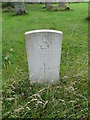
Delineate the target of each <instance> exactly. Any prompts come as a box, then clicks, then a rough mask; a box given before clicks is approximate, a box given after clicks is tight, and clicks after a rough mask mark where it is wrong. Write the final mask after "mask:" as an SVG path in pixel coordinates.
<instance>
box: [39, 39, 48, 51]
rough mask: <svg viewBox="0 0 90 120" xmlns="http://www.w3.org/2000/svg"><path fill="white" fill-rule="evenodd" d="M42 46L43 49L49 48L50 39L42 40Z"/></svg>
mask: <svg viewBox="0 0 90 120" xmlns="http://www.w3.org/2000/svg"><path fill="white" fill-rule="evenodd" d="M40 48H41V49H47V48H49V44H48V41H45V40H44V41H42V42H41V43H40Z"/></svg>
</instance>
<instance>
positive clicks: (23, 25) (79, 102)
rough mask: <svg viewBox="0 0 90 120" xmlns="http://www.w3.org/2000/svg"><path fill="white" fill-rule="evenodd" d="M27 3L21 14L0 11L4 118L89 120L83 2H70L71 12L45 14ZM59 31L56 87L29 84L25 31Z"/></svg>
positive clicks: (37, 5) (86, 6)
mask: <svg viewBox="0 0 90 120" xmlns="http://www.w3.org/2000/svg"><path fill="white" fill-rule="evenodd" d="M43 7H44V5H43V4H35V5H34V4H26V9H27V13H28V14H26V15H21V16H15V10H14V9H12V10H10V11H7V12H5V9H3V12H2V20H3V21H2V89H3V104H2V112H3V118H84V119H86V120H87V119H88V20H86V18H87V16H88V3H73V4H69V7H70V11H49V10H46V9H45V8H43ZM36 29H54V30H60V31H62V32H63V40H62V53H61V65H60V79H59V83H57V84H55V85H43V84H42V85H37V84H33V85H30V82H29V72H28V63H27V55H26V46H25V35H24V33H25V32H26V31H30V30H36Z"/></svg>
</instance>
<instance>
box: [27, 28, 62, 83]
mask: <svg viewBox="0 0 90 120" xmlns="http://www.w3.org/2000/svg"><path fill="white" fill-rule="evenodd" d="M25 39H26V50H27V58H28V66H29V78H30V81H31V82H56V81H58V80H59V71H60V58H61V46H62V32H61V31H56V30H34V31H30V32H26V33H25Z"/></svg>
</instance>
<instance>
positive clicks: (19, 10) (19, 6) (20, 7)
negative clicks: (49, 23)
mask: <svg viewBox="0 0 90 120" xmlns="http://www.w3.org/2000/svg"><path fill="white" fill-rule="evenodd" d="M14 7H15V9H16V14H17V15H23V14H26V9H25V5H24V2H14Z"/></svg>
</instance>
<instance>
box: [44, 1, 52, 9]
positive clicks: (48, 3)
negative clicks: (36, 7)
mask: <svg viewBox="0 0 90 120" xmlns="http://www.w3.org/2000/svg"><path fill="white" fill-rule="evenodd" d="M52 7H53V6H52V3H51V2H45V8H47V9H51V8H52Z"/></svg>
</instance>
